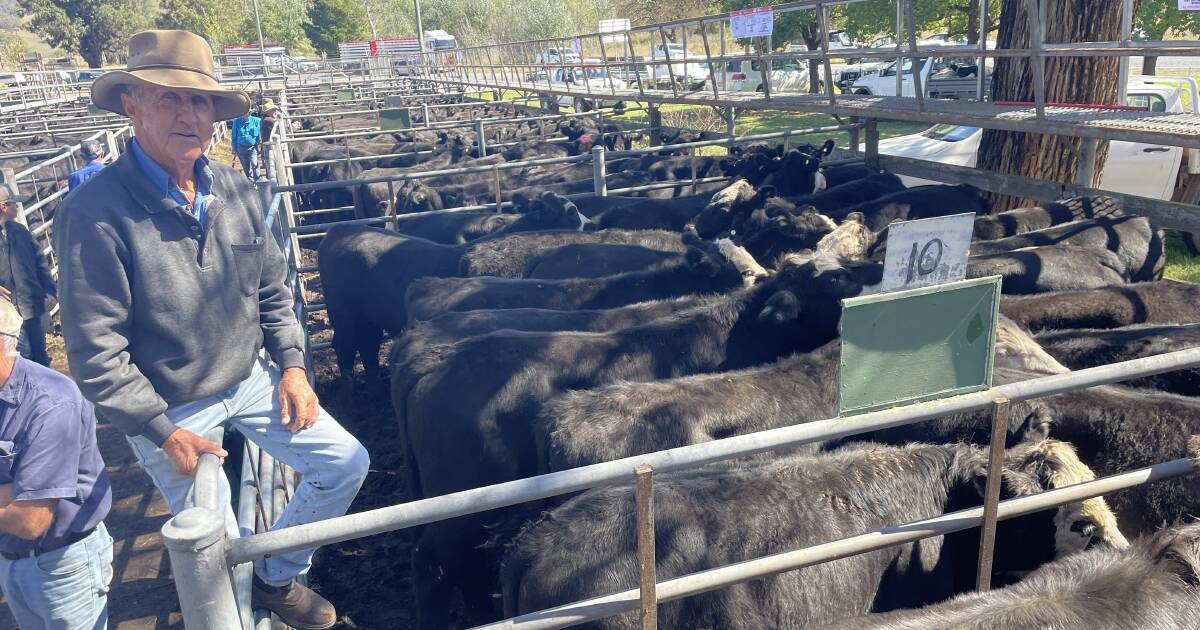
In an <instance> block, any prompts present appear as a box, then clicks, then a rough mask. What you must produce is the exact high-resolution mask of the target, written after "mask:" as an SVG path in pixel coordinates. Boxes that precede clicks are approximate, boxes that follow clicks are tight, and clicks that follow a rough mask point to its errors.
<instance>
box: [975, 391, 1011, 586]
mask: <svg viewBox="0 0 1200 630" xmlns="http://www.w3.org/2000/svg"><path fill="white" fill-rule="evenodd" d="M1007 437H1008V398H1005V397H1004V396H1000V397H999V398H996V399H995V400H993V401H992V442H991V445H990V447H989V449H988V476H987V489H986V490H985V492H984V498H983V522H982V523H981V524H980V528H979V574H978V575H977V577H976V583H975V587H976V589H978V590H980V591H986V590H988V589H990V588H991V587H992V560H993V555H994V553H995V551H996V513H997V511H998V510H999V507H998V504H999V503H1000V485H1001V483H1002V482H1003V480H1004V442H1005V439H1006V438H1007Z"/></svg>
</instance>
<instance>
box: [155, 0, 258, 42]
mask: <svg viewBox="0 0 1200 630" xmlns="http://www.w3.org/2000/svg"><path fill="white" fill-rule="evenodd" d="M159 6H160V8H161V13H159V16H158V22H157V26H158V28H177V29H182V30H185V31H191V32H193V33H196V34H197V35H200V36H201V37H203V38H205V39H207V40H208V43H209V45H211V46H212V47H213V50H218V51H219V50H220V48H221V46H223V45H224V44H231V43H234V41H235V40H236V39H237V34H238V32H237V27H238V25H239V24H241V23H242V21H243V20H244V19H245V16H244V15H243V14H242V6H241V5H240V4H235V3H232V2H228V1H226V0H159Z"/></svg>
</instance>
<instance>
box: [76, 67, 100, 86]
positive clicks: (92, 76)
mask: <svg viewBox="0 0 1200 630" xmlns="http://www.w3.org/2000/svg"><path fill="white" fill-rule="evenodd" d="M102 74H104V71H103V70H80V71H79V74H76V75H75V80H76V81H78V82H79V83H91V82H92V81H95V80H96V79H99V78H100V75H102Z"/></svg>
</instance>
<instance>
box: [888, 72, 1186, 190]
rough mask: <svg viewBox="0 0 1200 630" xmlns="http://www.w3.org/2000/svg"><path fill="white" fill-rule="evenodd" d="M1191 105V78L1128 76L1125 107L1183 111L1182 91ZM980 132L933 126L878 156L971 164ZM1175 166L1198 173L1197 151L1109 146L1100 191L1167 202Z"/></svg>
mask: <svg viewBox="0 0 1200 630" xmlns="http://www.w3.org/2000/svg"><path fill="white" fill-rule="evenodd" d="M1184 92H1187V93H1188V99H1189V102H1191V103H1196V102H1197V98H1198V95H1197V89H1196V81H1195V80H1194V79H1178V78H1169V79H1166V80H1163V79H1162V78H1158V77H1133V78H1131V79H1130V83H1129V87H1128V90H1127V94H1128V96H1127V97H1126V101H1125V102H1126V104H1128V105H1130V106H1132V107H1145V108H1146V109H1148V110H1149V111H1152V112H1170V113H1184V112H1186V111H1187V108H1185V104H1184V99H1183V97H1182V95H1183V93H1184ZM982 137H983V130H982V129H980V128H979V127H969V126H965V125H935V126H933V127H931V128H930V129H927V130H926V131H924V132H922V133H919V134H914V135H909V136H902V137H899V138H891V139H888V140H883V141H881V142H880V143H879V152H880V153H883V154H886V155H896V156H901V157H911V158H917V159H921V160H929V161H932V162H940V163H942V164H953V165H957V166H975V159H976V156H977V154H978V153H979V142H980V139H981V138H982ZM1181 165H1182V166H1183V167H1184V168H1186V169H1187V172H1188V173H1189V174H1197V173H1200V150H1196V149H1188V150H1187V156H1186V162H1184V149H1181V148H1179V147H1171V146H1160V145H1158V144H1146V143H1141V142H1121V141H1115V140H1114V141H1111V142H1109V149H1108V161H1107V162H1106V163H1105V165H1104V170H1103V171H1102V172H1101V175H1100V188H1102V189H1104V190H1111V191H1113V192H1120V193H1126V194H1130V195H1138V196H1140V197H1149V198H1152V199H1171V198H1172V196H1173V195H1174V193H1175V183H1176V180H1177V178H1178V177H1179V173H1180V167H1181ZM900 179H901V180H903V181H904V183H905V185H907V186H917V185H921V184H929V183H936V182H929V181H926V180H922V179H918V178H915V177H907V176H901V177H900Z"/></svg>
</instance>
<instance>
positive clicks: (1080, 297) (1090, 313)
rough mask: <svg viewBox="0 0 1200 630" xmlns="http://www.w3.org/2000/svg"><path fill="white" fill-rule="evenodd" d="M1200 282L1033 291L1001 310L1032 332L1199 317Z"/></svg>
mask: <svg viewBox="0 0 1200 630" xmlns="http://www.w3.org/2000/svg"><path fill="white" fill-rule="evenodd" d="M1198 304H1200V285H1197V284H1193V283H1191V282H1179V281H1178V280H1158V281H1155V282H1139V283H1137V284H1130V285H1128V286H1114V287H1103V288H1100V289H1085V290H1081V291H1053V292H1049V293H1039V294H1036V295H1006V296H1004V299H1003V300H1001V301H1000V312H1002V313H1004V314H1005V315H1006V316H1008V317H1009V318H1011V319H1012V320H1013V321H1015V322H1017V323H1018V324H1020V325H1021V326H1023V327H1024V328H1026V329H1028V330H1032V331H1035V332H1037V331H1041V330H1051V329H1064V328H1117V327H1119V326H1129V325H1132V324H1189V323H1193V322H1197V321H1200V311H1198V310H1197V305H1198Z"/></svg>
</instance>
